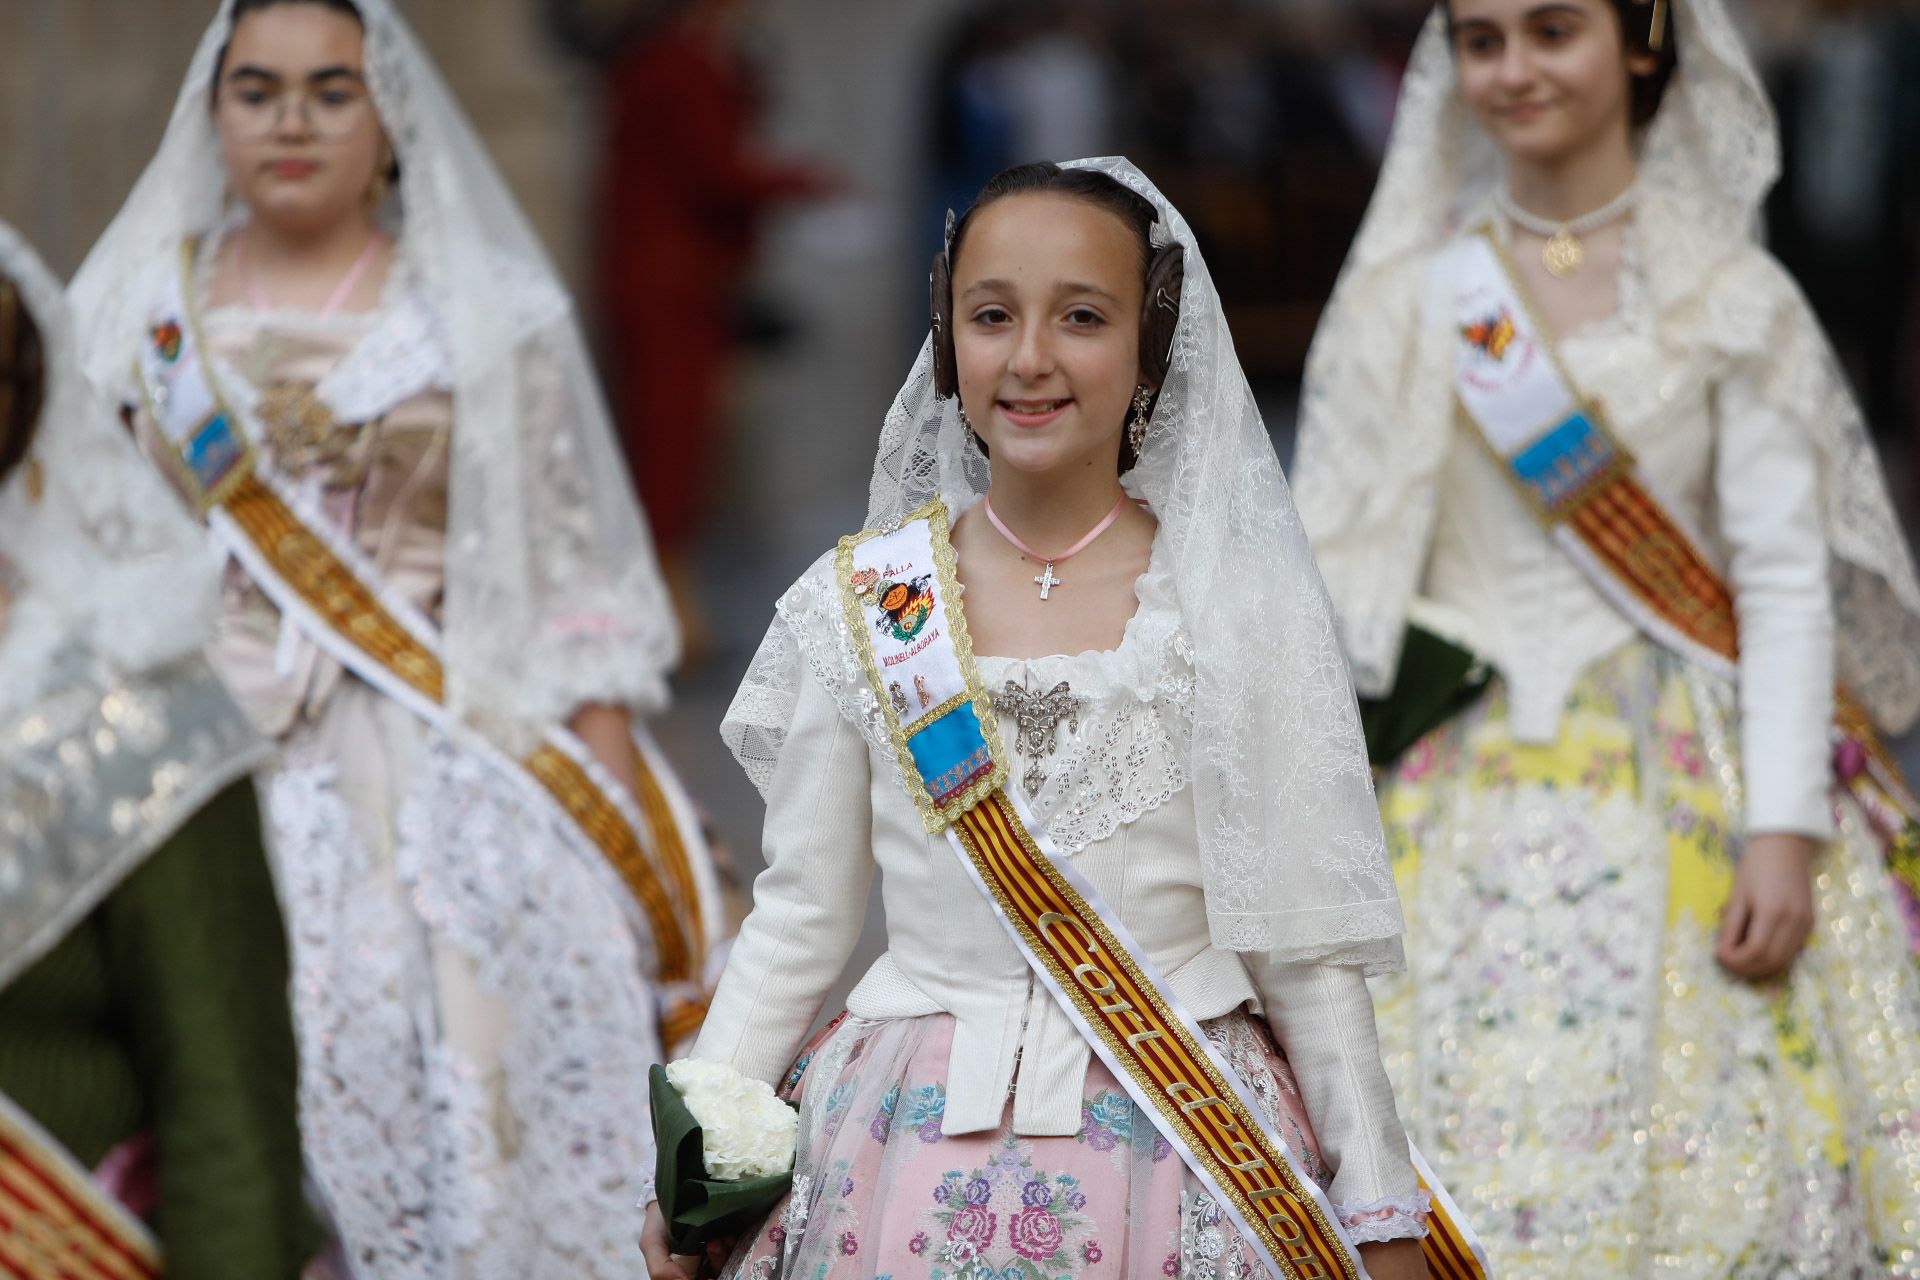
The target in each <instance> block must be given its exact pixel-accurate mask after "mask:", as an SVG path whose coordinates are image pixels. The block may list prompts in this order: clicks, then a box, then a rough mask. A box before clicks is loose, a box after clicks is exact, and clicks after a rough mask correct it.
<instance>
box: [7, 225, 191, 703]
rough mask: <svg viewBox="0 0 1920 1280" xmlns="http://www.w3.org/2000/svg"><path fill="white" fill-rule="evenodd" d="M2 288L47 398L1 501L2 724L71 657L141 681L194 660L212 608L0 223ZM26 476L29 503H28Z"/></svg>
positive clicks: (64, 319) (177, 522)
mask: <svg viewBox="0 0 1920 1280" xmlns="http://www.w3.org/2000/svg"><path fill="white" fill-rule="evenodd" d="M0 275H4V276H5V277H7V278H8V279H10V280H12V281H13V282H14V284H16V285H17V286H19V289H20V295H21V300H22V302H23V303H24V304H25V306H26V309H27V311H28V313H29V314H30V315H31V316H32V317H33V320H34V323H35V324H36V325H37V326H38V327H39V329H40V334H41V339H42V343H43V346H44V350H45V363H46V398H45V402H44V404H43V405H42V407H41V410H40V422H39V427H38V430H37V431H36V432H35V435H34V442H33V448H32V451H31V453H29V455H28V460H27V463H26V464H24V465H22V466H20V467H18V468H16V469H15V470H14V473H13V474H12V475H11V476H10V477H8V479H7V482H6V485H5V487H4V488H0V561H4V562H5V564H6V565H7V567H8V568H7V574H6V578H7V592H8V595H9V596H10V597H11V599H10V601H9V603H8V607H7V610H6V619H5V622H4V624H0V712H5V711H8V710H11V709H15V708H19V707H24V706H26V705H27V704H28V703H30V702H32V701H34V700H35V699H36V698H38V697H39V696H40V695H41V694H42V693H44V692H46V691H47V690H46V688H45V685H46V682H47V680H48V678H49V675H50V673H51V672H52V671H53V669H54V662H53V660H54V657H55V655H56V654H57V653H58V652H59V651H60V650H61V649H63V648H65V647H67V646H69V645H76V644H77V645H79V646H80V647H82V648H84V649H87V650H89V651H91V652H93V653H96V654H99V655H101V656H102V657H103V658H105V659H106V660H107V661H108V662H109V663H111V664H112V665H113V666H114V667H116V668H117V669H118V670H120V671H121V672H122V673H124V674H126V675H138V674H141V673H144V672H147V671H151V670H154V669H155V668H157V667H160V666H163V665H165V664H167V663H170V662H173V661H175V660H176V659H178V658H181V657H183V656H185V655H187V654H190V653H193V652H195V651H196V650H197V649H198V648H199V647H200V645H201V644H202V643H203V642H204V640H205V638H206V635H207V630H208V627H209V626H210V624H211V622H212V620H213V615H214V609H215V607H216V605H217V603H218V599H219V596H218V590H219V577H218V573H217V570H216V569H215V566H214V564H213V562H212V560H211V559H210V558H209V557H208V555H207V553H206V550H205V541H204V538H203V535H202V534H201V532H200V530H198V529H196V528H195V527H194V525H193V522H192V521H191V520H189V519H188V518H187V517H186V516H185V515H184V514H183V513H182V512H181V510H180V507H179V504H178V503H177V502H175V501H174V499H173V497H172V495H171V494H169V493H168V492H167V491H166V486H165V484H164V483H163V482H162V480H161V479H160V477H159V476H158V475H156V474H155V473H154V470H153V468H152V467H151V466H149V465H148V463H147V462H146V460H145V459H144V458H142V457H141V456H140V454H139V451H138V450H137V449H135V447H134V444H133V441H132V439H131V438H130V437H129V436H128V434H127V432H126V429H125V428H124V427H122V426H121V424H120V422H119V419H118V418H117V417H116V416H115V415H114V413H113V410H112V409H111V408H109V407H108V406H107V405H106V404H104V403H102V402H101V400H100V399H99V398H98V397H97V396H96V395H94V393H93V391H92V390H91V388H89V387H88V386H87V382H86V379H85V378H84V377H82V376H81V374H80V370H79V367H78V365H77V364H76V363H75V360H74V345H73V326H72V323H71V320H70V318H69V316H68V313H67V305H66V301H65V299H63V298H62V297H61V295H60V284H59V282H58V281H57V280H55V279H54V277H53V275H52V273H50V272H49V271H48V270H47V268H46V267H45V265H43V264H42V263H41V261H40V259H39V257H38V256H37V255H36V254H35V253H34V252H33V249H32V248H31V247H30V246H29V245H28V244H27V243H26V242H25V241H24V240H22V239H21V238H20V236H19V235H18V234H17V233H16V232H15V231H14V230H13V228H12V227H9V226H7V225H6V224H5V223H0ZM30 473H37V477H38V481H39V493H38V496H36V495H35V492H34V489H35V485H34V483H33V480H34V475H33V474H30Z"/></svg>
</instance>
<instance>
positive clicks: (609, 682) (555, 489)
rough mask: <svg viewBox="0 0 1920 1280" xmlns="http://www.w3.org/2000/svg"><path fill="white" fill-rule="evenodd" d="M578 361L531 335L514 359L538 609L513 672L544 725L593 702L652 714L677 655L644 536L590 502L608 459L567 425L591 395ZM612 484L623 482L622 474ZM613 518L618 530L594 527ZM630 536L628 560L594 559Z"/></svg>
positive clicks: (625, 516) (609, 507)
mask: <svg viewBox="0 0 1920 1280" xmlns="http://www.w3.org/2000/svg"><path fill="white" fill-rule="evenodd" d="M573 354H574V353H572V351H571V350H570V348H569V347H568V346H567V345H566V344H564V343H548V342H546V341H544V340H542V339H540V338H535V339H533V340H530V341H529V342H528V343H526V344H525V345H524V346H523V347H522V348H521V351H520V353H519V357H518V358H519V362H520V376H519V378H518V393H519V395H520V397H521V409H520V414H519V417H520V421H521V423H522V424H523V430H525V431H527V432H529V433H531V436H532V438H531V439H530V440H528V441H526V442H525V443H524V444H523V445H522V448H523V449H525V451H526V454H527V456H528V459H529V464H528V466H527V467H526V475H527V485H528V489H529V492H528V495H527V498H526V504H525V510H526V518H525V523H526V538H527V542H528V546H527V547H526V548H525V549H524V551H523V554H524V555H525V556H526V560H527V571H528V572H529V573H530V574H531V575H532V576H533V578H534V588H533V591H534V598H535V599H536V600H537V601H538V602H539V613H538V616H537V618H536V620H535V621H534V625H533V628H532V633H531V636H530V637H529V645H528V648H527V651H526V653H525V655H524V657H523V659H522V661H521V663H520V665H519V668H518V670H519V672H520V679H521V680H522V681H524V682H525V684H526V687H525V689H524V690H523V691H522V694H521V697H520V699H519V701H520V703H521V705H522V706H523V707H525V708H526V709H527V710H528V711H529V712H530V713H532V714H533V715H535V716H538V717H540V718H542V719H546V720H549V721H552V720H560V719H564V718H566V717H567V716H568V715H570V714H571V713H572V712H573V711H575V710H577V709H578V708H579V707H580V706H582V705H583V704H586V703H589V702H610V703H621V704H625V705H627V706H629V707H631V708H633V709H634V710H635V711H637V712H641V713H646V712H651V711H654V710H657V709H659V708H660V707H662V706H664V705H665V703H666V701H667V687H666V677H667V672H668V670H669V668H670V667H671V666H672V664H673V661H674V658H675V657H676V655H677V649H678V642H677V637H676V635H675V633H674V626H673V623H672V620H671V615H670V613H669V611H668V606H667V602H666V599H665V596H664V594H663V593H662V591H661V589H660V587H659V579H658V571H657V570H656V569H655V567H654V564H653V559H652V547H651V545H650V544H648V543H647V542H646V535H645V532H644V531H643V530H637V529H634V528H631V527H629V513H628V511H625V510H621V509H620V508H619V506H618V504H613V503H610V502H609V501H607V500H606V499H605V497H604V495H601V496H600V497H598V498H596V497H595V493H596V491H597V490H601V489H604V488H605V487H606V484H607V481H608V476H607V474H605V472H604V470H603V468H605V467H606V465H607V463H608V461H609V459H608V458H605V457H597V456H595V457H589V456H584V455H583V452H582V445H583V441H584V435H583V433H582V432H581V431H579V430H577V429H573V428H571V427H568V426H567V425H566V422H567V419H568V418H569V417H571V416H573V415H576V414H578V413H579V412H580V411H581V406H579V405H578V404H576V403H575V398H576V397H577V396H579V395H581V394H591V383H589V382H586V381H584V380H583V379H582V378H581V377H579V376H570V375H569V374H568V373H567V372H566V370H565V365H566V362H567V361H568V360H569V359H570V358H571V357H572V356H573ZM460 429H461V424H459V423H456V425H455V430H456V431H459V430H460ZM613 478H614V480H615V481H616V482H617V483H619V484H622V485H624V483H625V478H624V476H620V475H618V474H617V473H616V474H615V475H614V477H613ZM458 500H459V499H456V501H458ZM613 517H617V523H618V524H619V526H620V527H619V528H618V529H615V530H608V529H605V528H603V527H601V526H602V525H603V523H604V522H605V521H606V520H608V519H609V518H613ZM636 538H637V539H638V541H639V545H638V546H637V547H630V549H629V552H630V554H629V558H628V559H627V560H625V561H624V562H623V561H621V560H618V559H611V558H608V557H606V556H604V555H602V554H601V553H602V551H603V549H604V548H606V547H608V546H610V545H614V544H616V543H619V542H621V541H622V540H626V541H628V542H629V543H631V542H633V541H634V540H635V539H636ZM455 554H458V553H457V551H456V552H455Z"/></svg>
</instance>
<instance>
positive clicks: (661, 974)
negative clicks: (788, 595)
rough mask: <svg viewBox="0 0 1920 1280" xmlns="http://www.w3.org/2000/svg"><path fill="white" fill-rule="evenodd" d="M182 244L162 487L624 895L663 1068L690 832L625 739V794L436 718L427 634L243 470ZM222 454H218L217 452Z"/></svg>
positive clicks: (672, 1029)
mask: <svg viewBox="0 0 1920 1280" xmlns="http://www.w3.org/2000/svg"><path fill="white" fill-rule="evenodd" d="M193 260H194V250H193V243H192V242H191V241H189V242H187V243H186V244H185V245H184V246H183V248H182V254H181V272H180V277H179V279H178V280H177V281H176V283H175V286H174V288H173V290H172V291H171V292H170V293H169V294H168V296H167V297H165V298H164V299H162V300H161V303H160V305H159V308H158V309H157V310H156V312H155V318H154V321H153V323H152V324H150V325H149V332H148V339H149V341H148V345H147V347H146V348H145V349H143V351H142V352H141V354H140V358H139V360H138V362H137V365H136V374H137V376H138V379H139V382H140V385H141V387H142V389H143V391H144V393H145V394H146V397H147V409H148V412H149V413H150V414H151V415H152V417H153V419H154V422H155V423H156V425H157V427H158V429H159V435H160V437H161V439H162V440H163V441H164V442H165V443H166V445H167V447H168V448H169V449H171V450H172V451H173V452H174V453H175V454H176V455H177V456H176V457H175V459H174V462H175V466H174V468H173V469H174V471H175V480H176V482H178V483H179V484H180V485H181V486H182V487H183V488H185V489H186V491H187V493H188V496H189V498H190V499H191V500H193V501H194V502H195V504H196V506H197V507H198V508H199V509H200V510H201V511H202V513H203V514H204V515H205V516H206V519H207V524H208V527H209V528H210V529H211V530H212V532H213V534H214V536H215V537H216V538H217V539H218V540H219V541H220V542H221V543H223V544H224V545H225V546H226V548H227V550H228V551H230V552H231V553H232V554H233V557H234V559H235V560H236V561H237V562H238V563H239V564H240V566H241V567H242V568H243V569H245V570H246V572H247V574H248V576H249V577H251V578H252V579H253V581H254V582H255V583H256V584H257V585H258V586H259V587H260V589H261V590H262V591H263V592H265V593H266V595H267V597H268V598H269V599H270V600H272V601H273V603H274V605H275V607H276V608H278V609H279V610H280V611H281V612H282V614H283V615H285V616H286V617H288V618H289V619H291V620H292V621H293V622H294V623H295V624H296V625H298V626H299V628H300V630H301V631H302V632H303V633H304V634H306V635H307V636H309V637H310V638H312V640H313V641H314V643H316V644H317V645H319V646H320V647H321V648H322V649H324V650H326V652H327V653H328V654H329V655H330V656H331V657H333V658H334V659H335V660H336V661H338V662H340V663H341V665H343V666H345V667H346V668H347V669H348V670H350V671H352V672H353V673H354V674H355V675H356V676H358V677H360V678H361V679H362V680H364V681H366V682H367V683H368V684H370V685H372V686H373V687H374V688H376V689H379V690H380V691H381V692H382V693H383V694H385V695H387V696H388V697H390V698H392V699H394V700H395V701H396V702H399V703H400V704H401V705H403V706H405V707H407V708H408V709H409V710H410V711H412V712H413V713H414V714H416V715H418V716H420V717H421V718H422V719H423V720H425V721H426V722H428V723H429V724H431V725H433V726H435V727H436V728H438V729H440V730H441V731H443V732H445V733H447V734H449V735H450V736H452V737H454V738H455V739H456V740H457V741H460V742H461V743H462V744H463V745H465V746H467V747H470V748H472V749H475V750H478V751H480V752H482V754H485V755H487V756H488V757H489V758H496V757H497V759H495V763H497V764H498V765H500V766H501V767H502V768H505V769H507V770H510V771H516V772H519V773H521V774H523V775H524V776H525V777H526V778H527V779H529V780H530V781H531V782H532V783H533V784H535V787H536V788H537V790H536V791H535V793H534V794H537V795H544V796H546V797H547V798H548V799H550V800H551V801H552V802H553V803H554V804H555V805H557V806H558V810H559V815H558V816H560V817H562V818H563V819H564V820H565V821H566V823H568V824H570V825H571V826H572V827H573V828H575V829H576V830H577V831H578V832H579V834H580V835H581V836H582V837H584V839H585V840H586V841H587V842H588V843H589V844H590V845H591V846H592V847H593V848H594V849H596V850H598V852H599V854H600V855H601V856H602V857H604V859H605V861H606V862H607V864H608V865H609V866H610V867H611V868H612V870H613V871H614V872H615V873H617V874H618V876H619V878H620V880H621V881H622V882H623V883H624V884H625V886H626V888H627V890H628V892H629V894H630V895H631V900H632V902H633V903H634V904H636V905H637V907H638V909H639V912H640V913H641V915H642V916H643V917H644V919H645V923H646V926H647V932H648V933H649V935H650V936H651V938H652V941H653V947H654V952H655V958H656V961H657V970H656V973H655V977H656V979H657V983H658V987H659V990H660V994H661V1013H660V1029H661V1041H662V1044H663V1046H664V1047H665V1048H666V1049H667V1050H668V1052H669V1056H671V1053H672V1050H673V1049H674V1047H675V1046H680V1045H684V1044H686V1043H688V1042H690V1041H691V1040H692V1038H693V1036H694V1035H695V1033H697V1032H698V1031H699V1029H700V1024H701V1022H702V1021H703V1020H704V1019H705V1017H706V1005H707V993H706V989H705V977H706V974H705V968H706V957H707V951H708V933H709V931H710V929H713V928H717V925H718V922H719V916H718V911H719V906H720V904H719V897H718V892H717V889H716V887H715V886H714V885H713V883H712V881H711V871H710V864H709V863H708V862H707V859H706V851H705V848H704V843H703V841H702V840H701V837H700V835H699V830H698V826H697V822H696V821H695V819H694V818H693V816H692V814H691V811H690V806H689V804H688V802H687V801H686V799H685V798H684V796H680V795H678V794H677V784H676V783H673V782H672V780H671V775H670V774H669V773H667V771H666V767H665V764H664V761H663V760H662V759H661V758H660V757H659V754H658V750H657V748H655V747H654V745H653V743H652V741H651V740H650V739H649V738H648V736H647V735H646V733H645V732H644V731H643V730H639V729H636V731H635V734H634V745H635V756H634V773H635V776H636V779H637V781H638V794H635V795H632V796H629V795H628V794H627V793H626V790H625V788H623V787H620V786H619V785H618V784H617V783H614V782H613V780H612V779H611V778H609V777H607V776H606V775H605V774H604V772H602V771H601V770H600V769H599V767H598V765H597V764H596V763H595V762H594V760H593V758H592V756H591V754H590V753H589V752H588V751H587V749H586V747H585V746H584V745H583V744H582V743H581V742H580V741H579V739H577V738H575V737H574V736H573V735H572V734H571V733H569V732H567V731H566V730H565V729H564V728H560V727H557V726H556V727H554V728H551V729H549V730H548V731H547V732H546V734H545V740H544V741H543V742H542V743H541V744H540V745H539V746H538V747H537V748H535V749H534V750H533V751H532V752H531V753H530V754H528V755H526V756H524V757H523V758H521V759H518V760H513V759H510V758H508V757H507V756H506V755H505V753H503V752H500V751H498V750H497V749H495V748H493V747H492V746H491V744H488V743H487V742H485V741H484V740H483V739H481V738H480V737H479V735H477V734H474V733H471V732H468V731H465V730H464V729H463V727H462V726H460V725H459V724H457V723H456V722H455V721H454V719H453V717H452V716H451V715H450V714H449V713H448V711H447V709H446V706H445V694H446V672H445V667H444V665H443V663H442V661H441V657H440V647H439V646H440V640H439V636H438V633H437V629H436V628H435V627H434V626H433V624H432V623H431V622H430V621H429V620H428V619H426V618H425V617H423V616H421V615H420V614H419V612H418V611H417V610H415V609H414V608H413V607H412V606H411V605H410V604H409V603H408V602H407V601H406V600H404V599H402V598H400V597H398V596H397V595H395V594H394V593H392V592H390V591H389V590H387V589H386V588H385V586H384V584H383V583H382V582H381V580H380V576H379V573H378V571H377V569H376V568H375V567H374V566H373V565H372V564H371V563H370V562H368V561H367V559H366V558H365V557H364V556H363V555H362V554H361V553H360V551H359V549H358V548H356V547H355V546H353V545H352V544H351V543H350V542H348V541H347V540H346V539H345V538H343V537H341V536H339V534H338V533H337V532H335V530H334V528H333V526H332V525H331V524H330V523H329V522H328V521H327V520H326V519H325V517H324V516H322V515H320V514H319V513H318V512H315V511H312V510H309V509H308V503H307V501H306V499H305V498H303V496H302V495H301V494H300V493H299V492H298V491H297V490H296V489H295V488H294V486H293V485H291V484H290V483H288V482H287V481H286V479H285V478H284V477H281V476H279V475H277V474H275V473H274V472H273V471H272V470H271V469H270V468H269V467H267V466H266V465H265V464H264V463H262V462H261V461H259V459H258V458H257V456H256V455H255V454H254V452H253V450H252V448H251V445H250V444H249V443H248V439H249V436H248V433H247V432H246V431H244V430H242V429H240V427H239V425H238V424H239V421H240V419H239V417H238V415H237V413H236V410H235V408H234V407H233V404H232V402H231V401H230V400H229V399H228V398H227V397H226V396H225V395H224V394H222V392H221V390H220V388H219V386H218V383H217V382H216V380H215V377H214V373H213V370H212V368H211V367H210V365H209V362H208V361H207V359H206V358H205V352H204V344H203V342H202V339H201V335H200V326H199V322H198V319H197V317H196V315H195V313H194V311H193V308H192V305H191V303H190V301H189V300H190V298H191V288H190V280H191V272H192V266H193ZM222 442H227V443H222Z"/></svg>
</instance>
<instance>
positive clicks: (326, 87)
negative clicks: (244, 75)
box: [219, 80, 373, 142]
mask: <svg viewBox="0 0 1920 1280" xmlns="http://www.w3.org/2000/svg"><path fill="white" fill-rule="evenodd" d="M372 110H373V101H372V99H371V98H370V97H369V96H368V95H367V91H366V90H365V89H364V88H362V87H361V86H360V85H359V84H357V83H354V82H352V81H345V80H339V81H334V82H330V83H326V84H319V85H307V86H304V87H301V88H296V89H285V90H281V91H278V92H275V91H273V90H271V89H268V88H266V87H265V86H263V85H259V84H250V83H246V82H242V83H240V84H237V85H228V86H226V87H225V88H224V89H223V90H221V93H220V106H219V113H220V123H221V127H222V129H223V130H224V131H225V132H226V133H227V134H228V135H229V136H231V137H233V138H234V139H236V140H237V141H240V142H266V141H269V140H270V139H272V138H276V137H279V136H281V135H282V134H285V133H287V132H289V131H291V130H292V129H293V128H294V121H296V120H297V121H298V122H299V132H300V133H302V134H305V135H308V136H311V137H312V138H314V139H315V140H316V141H319V142H344V141H346V140H347V138H348V137H350V136H351V135H352V134H353V131H354V130H355V129H357V128H359V127H360V126H361V125H362V124H363V123H365V121H366V119H367V115H368V113H369V112H371V111H372Z"/></svg>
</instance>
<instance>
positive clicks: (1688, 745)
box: [1667, 733, 1707, 778]
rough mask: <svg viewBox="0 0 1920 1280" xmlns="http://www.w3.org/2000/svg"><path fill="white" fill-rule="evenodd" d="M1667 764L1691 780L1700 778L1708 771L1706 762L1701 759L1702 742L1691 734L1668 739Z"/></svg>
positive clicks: (1681, 734)
mask: <svg viewBox="0 0 1920 1280" xmlns="http://www.w3.org/2000/svg"><path fill="white" fill-rule="evenodd" d="M1667 764H1668V765H1669V766H1671V767H1672V768H1675V769H1678V770H1679V771H1680V772H1682V773H1684V774H1686V775H1687V776H1688V777H1689V778H1698V777H1699V776H1700V775H1702V774H1704V773H1705V772H1706V771H1707V765H1706V761H1704V760H1703V759H1701V758H1700V740H1699V739H1698V738H1697V737H1695V736H1694V735H1693V734H1691V733H1676V734H1674V735H1673V736H1672V737H1671V738H1668V739H1667Z"/></svg>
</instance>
